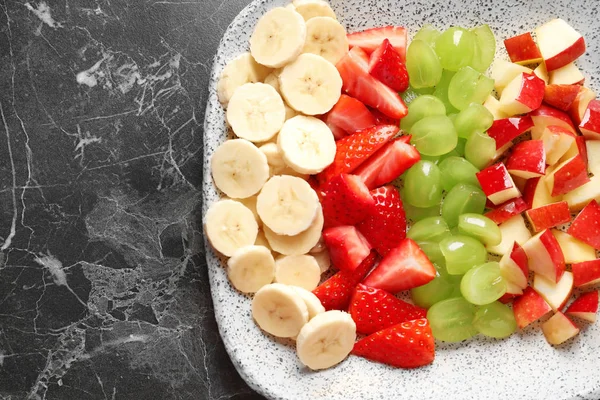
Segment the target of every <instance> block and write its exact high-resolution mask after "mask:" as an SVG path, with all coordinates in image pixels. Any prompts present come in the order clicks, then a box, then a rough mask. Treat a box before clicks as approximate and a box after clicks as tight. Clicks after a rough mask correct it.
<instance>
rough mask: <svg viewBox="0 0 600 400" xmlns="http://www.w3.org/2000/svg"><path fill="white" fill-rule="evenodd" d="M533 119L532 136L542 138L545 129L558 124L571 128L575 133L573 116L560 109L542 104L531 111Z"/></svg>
mask: <svg viewBox="0 0 600 400" xmlns="http://www.w3.org/2000/svg"><path fill="white" fill-rule="evenodd" d="M529 116H530V117H531V119H532V121H533V127H532V128H531V138H532V139H536V140H537V139H540V138H541V137H542V134H543V133H544V129H546V127H548V126H551V125H556V126H560V127H563V128H565V129H568V130H570V131H571V132H573V135H575V134H576V133H575V126H574V125H573V121H571V117H569V115H568V114H567V113H566V112H564V111H562V110H559V109H556V108H554V107H550V106H547V105H545V104H542V105H541V106H540V107H539V108H538V109H537V110H535V111H532V112H531V113H529Z"/></svg>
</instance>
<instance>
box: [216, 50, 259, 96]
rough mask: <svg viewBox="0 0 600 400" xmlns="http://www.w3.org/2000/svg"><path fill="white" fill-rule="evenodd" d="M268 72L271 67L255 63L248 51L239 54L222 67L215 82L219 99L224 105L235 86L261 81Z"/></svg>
mask: <svg viewBox="0 0 600 400" xmlns="http://www.w3.org/2000/svg"><path fill="white" fill-rule="evenodd" d="M270 73H271V68H269V67H265V66H264V65H260V64H259V63H257V62H256V61H255V60H254V58H253V57H252V55H251V54H250V53H244V54H241V55H239V56H238V57H236V58H234V59H233V60H231V61H230V62H229V63H228V64H227V65H226V66H225V68H224V69H223V73H222V74H221V78H220V79H219V82H218V83H217V96H218V97H219V101H220V102H221V104H223V106H224V107H226V106H227V104H228V103H229V99H231V96H233V92H235V90H236V89H237V88H239V87H240V86H242V85H244V84H246V83H256V82H262V81H263V80H264V79H266V77H267V76H268V75H269V74H270Z"/></svg>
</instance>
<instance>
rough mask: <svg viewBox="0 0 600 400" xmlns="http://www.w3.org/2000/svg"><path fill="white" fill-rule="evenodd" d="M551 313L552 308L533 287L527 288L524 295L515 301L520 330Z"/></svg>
mask: <svg viewBox="0 0 600 400" xmlns="http://www.w3.org/2000/svg"><path fill="white" fill-rule="evenodd" d="M550 311H552V308H550V306H549V305H548V303H546V300H544V299H543V298H542V296H540V295H539V294H538V293H537V292H536V291H535V290H533V288H532V287H527V288H526V289H525V290H524V291H523V294H522V295H521V296H519V297H517V298H516V299H515V300H514V301H513V312H514V314H515V320H516V321H517V326H518V327H519V328H520V329H523V328H525V327H526V326H527V325H529V324H531V323H532V322H534V321H536V320H538V319H540V318H542V317H543V316H544V315H546V314H548V313H549V312H550Z"/></svg>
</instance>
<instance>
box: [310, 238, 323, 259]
mask: <svg viewBox="0 0 600 400" xmlns="http://www.w3.org/2000/svg"><path fill="white" fill-rule="evenodd" d="M325 250H327V247H326V246H325V240H323V236H321V237H320V238H319V241H318V242H317V244H315V245H314V246H313V248H312V249H310V251H309V253H310V254H312V255H315V254H316V253H320V252H322V251H325Z"/></svg>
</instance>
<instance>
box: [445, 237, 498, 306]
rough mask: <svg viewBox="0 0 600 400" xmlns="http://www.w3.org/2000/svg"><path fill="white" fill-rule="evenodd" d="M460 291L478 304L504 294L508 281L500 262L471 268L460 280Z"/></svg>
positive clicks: (466, 297) (488, 301)
mask: <svg viewBox="0 0 600 400" xmlns="http://www.w3.org/2000/svg"><path fill="white" fill-rule="evenodd" d="M440 247H441V248H442V250H443V247H442V246H440ZM460 292H461V293H462V295H463V297H464V298H465V299H466V300H467V301H468V302H470V303H473V304H475V305H478V306H483V305H485V304H490V303H492V302H494V301H496V300H498V299H499V298H500V297H502V296H504V293H506V281H505V280H504V278H503V277H502V275H501V274H500V264H498V263H497V262H495V261H493V262H489V263H485V264H482V265H478V266H476V267H474V268H471V269H470V270H469V271H467V272H466V273H465V276H463V278H462V280H461V281H460Z"/></svg>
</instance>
